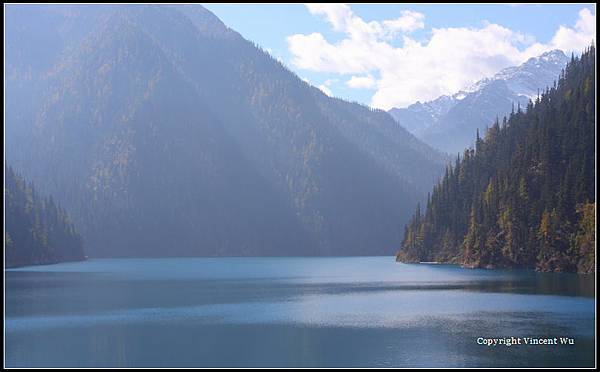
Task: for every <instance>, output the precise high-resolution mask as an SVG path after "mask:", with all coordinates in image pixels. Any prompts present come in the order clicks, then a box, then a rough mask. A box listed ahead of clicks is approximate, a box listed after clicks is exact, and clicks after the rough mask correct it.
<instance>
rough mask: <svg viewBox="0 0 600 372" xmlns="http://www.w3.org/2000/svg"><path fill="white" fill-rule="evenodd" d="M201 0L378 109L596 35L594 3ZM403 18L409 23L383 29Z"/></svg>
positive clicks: (313, 74) (281, 54)
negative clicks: (238, 0) (221, 0)
mask: <svg viewBox="0 0 600 372" xmlns="http://www.w3.org/2000/svg"><path fill="white" fill-rule="evenodd" d="M205 6H206V8H208V9H209V10H211V11H212V12H213V13H215V14H216V15H217V16H218V17H219V18H220V19H221V20H222V21H223V22H224V23H225V24H226V25H228V26H229V27H231V28H233V29H235V30H236V31H238V32H240V33H241V34H242V36H244V37H245V38H246V39H249V40H252V41H254V42H256V43H257V44H259V45H261V46H262V47H263V48H264V49H267V50H268V51H269V52H270V53H271V54H272V55H273V56H274V57H276V58H278V59H280V60H282V61H283V62H284V63H285V64H286V65H287V66H288V67H289V68H290V69H291V70H293V71H294V72H296V73H297V74H298V76H300V77H301V78H304V79H307V80H308V81H309V82H310V83H311V84H313V85H315V86H320V87H321V88H322V89H323V90H324V91H326V92H327V93H330V94H332V95H335V96H338V97H342V98H345V99H349V100H354V101H359V102H362V103H365V104H369V105H372V106H376V107H381V108H385V109H389V108H391V107H393V106H400V107H401V106H406V105H407V104H409V103H412V102H415V101H417V100H421V101H423V100H428V99H433V98H435V97H437V96H439V95H441V94H451V93H454V92H455V91H457V90H459V89H461V88H463V87H464V86H466V85H469V84H471V83H473V82H475V81H477V80H479V79H480V78H482V77H485V76H489V75H490V74H493V73H495V72H497V70H499V69H501V68H504V67H507V66H509V65H514V64H519V63H522V62H524V61H525V60H526V59H527V58H529V57H531V56H534V55H538V54H541V53H542V52H543V51H546V50H549V49H555V48H559V49H563V50H565V51H566V52H570V50H573V49H575V50H578V49H580V48H581V47H582V45H585V44H586V43H587V42H589V40H588V39H592V38H595V13H596V9H595V4H564V5H554V4H551V5H429V4H421V5H411V4H380V5H374V4H368V5H365V4H350V5H347V6H344V5H329V6H328V5H324V6H321V5H312V7H311V8H309V7H307V6H305V5H301V4H250V5H247V4H207V5H205ZM584 9H587V11H585V10H584ZM582 12H583V13H582ZM409 18H411V20H412V21H414V22H416V23H413V24H412V26H406V27H404V26H400V28H394V29H393V30H392V29H389V27H387V26H388V25H391V24H393V23H388V22H386V21H394V20H403V21H408V20H409ZM373 21H375V22H373ZM592 21H593V23H594V25H593V26H592V25H591V22H592ZM396 25H405V23H401V24H400V23H397V24H396ZM561 26H562V27H563V29H562V30H561ZM373 30H375V31H373ZM435 30H438V31H435ZM440 30H441V31H440ZM559 30H560V32H559ZM434 34H435V35H436V37H435V38H434V37H433V36H434ZM294 35H296V36H294ZM591 35H593V36H591ZM478 45H479V46H478ZM496 45H497V47H496ZM482 46H484V47H483V48H482ZM438 62H439V63H438ZM421 64H422V65H423V66H419V65H421ZM415 76H419V79H416V78H415ZM353 77H354V78H355V79H354V82H356V83H357V84H352V83H350V80H351V79H352V78H353Z"/></svg>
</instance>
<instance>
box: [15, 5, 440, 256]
mask: <svg viewBox="0 0 600 372" xmlns="http://www.w3.org/2000/svg"><path fill="white" fill-rule="evenodd" d="M5 10H6V29H5V32H6V34H5V35H6V36H5V37H6V46H5V47H6V52H5V53H6V87H5V89H6V124H5V128H6V130H5V132H6V157H7V159H8V160H9V161H10V163H11V164H12V165H13V166H14V167H15V168H16V169H18V170H19V172H22V173H23V174H24V175H26V176H27V178H28V179H31V180H33V181H34V182H35V184H36V185H37V186H38V188H40V189H41V190H42V191H43V192H44V193H47V194H50V195H53V196H54V197H55V198H56V199H57V200H58V201H59V202H60V203H61V205H63V206H64V207H65V209H66V210H67V211H68V212H69V214H70V216H71V217H72V220H73V221H74V223H75V225H76V226H77V228H78V230H79V231H80V233H81V235H82V236H83V238H84V241H85V242H86V248H87V253H88V255H90V256H92V257H93V256H96V257H98V256H102V257H115V256H129V257H132V256H197V255H373V254H391V253H392V252H394V251H395V250H396V248H397V246H398V244H399V242H400V241H401V238H402V226H403V225H404V224H405V223H406V222H407V221H408V219H409V217H410V214H411V212H412V210H413V208H414V206H415V205H416V203H417V201H419V200H423V199H424V198H425V193H426V191H427V190H429V189H430V187H431V186H432V185H433V184H434V183H435V182H436V181H437V180H438V178H439V176H440V175H441V174H442V172H443V168H444V165H445V162H446V156H445V155H443V154H441V153H440V152H438V151H436V150H434V149H432V148H431V147H430V146H428V145H426V144H424V143H423V142H421V141H420V140H418V139H417V138H416V137H414V136H413V135H412V134H410V133H409V132H408V131H406V130H405V129H404V128H402V127H400V126H398V125H397V123H396V122H395V121H394V119H393V118H392V117H391V116H390V115H389V114H388V113H386V112H384V111H380V110H373V109H370V108H368V107H365V106H361V105H358V104H354V103H349V102H345V101H342V100H339V99H335V98H330V97H328V96H326V95H324V94H323V93H322V92H321V91H320V90H319V89H317V88H315V87H312V86H310V85H308V84H307V83H305V82H303V81H302V80H301V79H299V78H298V77H297V76H296V75H295V74H293V73H292V72H290V71H289V70H288V69H286V68H285V67H284V66H283V65H282V64H280V63H279V62H278V61H276V60H275V59H273V58H271V57H270V56H269V55H268V54H267V53H266V52H264V51H263V50H261V49H260V48H259V47H257V46H256V45H254V44H253V43H251V42H249V41H247V40H245V39H244V38H243V37H241V36H240V35H239V34H238V33H237V32H235V31H233V30H231V29H230V28H228V27H227V26H225V25H224V24H223V23H222V22H221V21H220V20H219V19H218V18H217V17H216V16H214V15H213V14H212V13H210V12H209V11H208V10H206V9H205V8H203V7H202V6H199V5H173V6H142V5H123V6H116V5H111V6H104V5H96V6H81V5H80V6H77V5H55V6H53V7H47V6H44V5H28V6H20V5H8V6H7V7H6V9H5ZM7 218H10V216H7Z"/></svg>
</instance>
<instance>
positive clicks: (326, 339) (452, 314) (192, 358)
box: [5, 257, 595, 367]
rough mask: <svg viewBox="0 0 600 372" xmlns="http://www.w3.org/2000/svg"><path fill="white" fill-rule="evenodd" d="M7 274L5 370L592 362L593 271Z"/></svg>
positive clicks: (247, 265)
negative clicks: (539, 340) (513, 341)
mask: <svg viewBox="0 0 600 372" xmlns="http://www.w3.org/2000/svg"><path fill="white" fill-rule="evenodd" d="M5 275H6V298H5V305H6V308H5V312H6V315H5V316H6V318H5V319H6V327H5V337H6V339H5V342H6V345H5V350H6V366H8V367H17V366H18V367H25V366H29V367H411V366H415V367H464V366H466V367H512V366H525V367H547V366H552V367H558V366H568V367H576V366H577V367H585V366H588V367H593V366H594V345H595V332H594V320H595V310H594V309H595V297H594V293H595V290H594V277H593V276H582V275H576V274H554V273H535V272H530V271H502V270H470V269H462V268H460V267H456V266H450V265H406V264H400V263H396V262H394V259H393V258H391V257H352V258H164V259H103V260H90V261H87V262H79V263H64V264H57V265H48V266H36V267H26V268H20V269H12V270H7V271H6V273H5ZM480 337H483V338H503V337H544V338H553V337H569V338H572V339H574V344H573V345H568V344H567V345H552V346H551V345H536V346H534V345H514V346H510V347H507V346H497V347H488V346H485V345H479V344H478V343H477V339H478V338H480Z"/></svg>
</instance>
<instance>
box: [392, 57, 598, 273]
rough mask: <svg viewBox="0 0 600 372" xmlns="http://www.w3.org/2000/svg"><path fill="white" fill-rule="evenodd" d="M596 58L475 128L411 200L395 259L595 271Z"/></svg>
mask: <svg viewBox="0 0 600 372" xmlns="http://www.w3.org/2000/svg"><path fill="white" fill-rule="evenodd" d="M595 57H596V56H595V48H594V47H591V48H590V49H589V50H587V51H586V52H585V53H583V55H582V56H581V58H575V59H572V60H571V62H570V63H569V64H568V65H567V67H566V68H565V71H564V73H563V74H561V77H560V79H559V80H558V83H557V84H556V86H553V87H552V88H549V89H547V90H546V92H545V93H544V94H543V95H542V96H541V98H540V99H538V100H536V102H535V103H530V104H529V105H528V106H527V108H526V110H521V109H520V108H519V109H518V110H517V111H516V112H513V113H512V114H511V115H510V117H509V118H508V119H505V120H504V121H503V122H502V123H498V122H496V123H495V124H494V125H493V126H492V127H491V128H490V129H489V131H488V132H487V133H486V136H485V138H484V139H480V138H479V135H478V136H477V139H476V143H475V148H474V149H472V148H471V149H468V150H466V151H465V153H464V155H463V157H462V158H459V159H457V160H456V163H455V165H454V166H450V167H448V168H447V170H446V174H445V176H444V178H443V179H442V181H441V182H440V183H438V184H437V185H436V186H435V187H434V189H433V192H432V193H431V196H430V198H429V200H428V202H427V206H426V208H425V213H424V214H421V211H420V208H417V211H416V213H415V214H414V216H413V218H412V220H411V222H410V223H409V224H408V225H407V226H406V232H405V237H404V242H403V244H402V248H401V250H400V251H399V252H398V255H397V259H398V260H399V261H403V262H419V261H440V262H455V263H461V264H463V265H466V266H470V267H522V268H535V269H538V270H542V271H579V272H586V273H587V272H591V271H593V270H594V262H595V227H594V226H595V220H594V219H595V205H596V204H595V156H596V152H595V138H596V135H595V81H596V80H595V75H594V74H595Z"/></svg>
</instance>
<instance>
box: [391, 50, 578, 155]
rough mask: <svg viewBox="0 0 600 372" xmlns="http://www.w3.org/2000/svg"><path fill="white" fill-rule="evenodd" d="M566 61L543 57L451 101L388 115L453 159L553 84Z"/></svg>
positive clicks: (395, 110) (396, 110) (562, 56)
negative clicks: (477, 135) (479, 135)
mask: <svg viewBox="0 0 600 372" xmlns="http://www.w3.org/2000/svg"><path fill="white" fill-rule="evenodd" d="M567 61H568V58H567V56H565V54H564V53H563V52H562V51H560V50H553V51H550V52H546V53H544V54H542V55H540V56H539V57H536V58H531V59H529V60H528V61H527V62H525V63H523V64H522V65H520V66H515V67H509V68H506V69H504V70H502V71H500V72H499V73H497V74H496V75H494V76H493V77H491V78H486V79H483V80H481V81H479V82H477V83H476V84H474V85H473V86H472V87H469V88H468V89H466V90H463V91H460V92H458V93H456V94H454V95H452V96H441V97H439V98H437V99H435V100H433V101H430V102H425V103H421V102H417V103H415V104H413V105H411V106H409V107H407V108H402V109H399V108H393V109H391V110H390V111H389V112H390V114H391V115H392V116H394V118H395V119H396V120H397V121H398V122H399V123H400V124H401V125H402V126H404V127H405V128H406V129H408V130H409V131H410V132H411V133H413V134H414V135H415V136H417V137H418V138H420V139H421V140H423V141H424V142H426V143H428V144H430V145H431V146H433V147H436V148H438V149H441V150H443V151H446V152H448V153H453V154H457V153H460V152H462V151H463V150H464V149H465V148H467V147H470V146H473V138H474V134H475V132H476V131H477V130H478V129H479V131H480V132H481V133H485V131H486V130H487V128H488V126H489V125H490V123H492V122H493V121H494V120H495V119H496V118H497V117H502V116H504V115H507V114H508V113H509V112H510V111H511V110H512V108H513V106H514V107H516V106H518V105H521V106H523V107H525V106H527V104H528V102H529V100H535V98H536V97H537V95H538V93H539V92H540V91H543V90H544V89H545V88H546V87H548V86H551V85H552V84H553V83H554V81H555V80H556V77H557V76H558V75H559V74H560V72H561V70H562V69H563V68H564V67H565V64H566V63H567ZM448 138H452V141H449V140H448Z"/></svg>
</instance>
